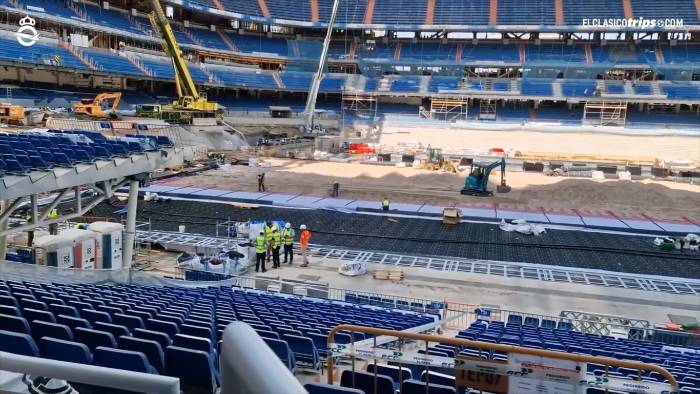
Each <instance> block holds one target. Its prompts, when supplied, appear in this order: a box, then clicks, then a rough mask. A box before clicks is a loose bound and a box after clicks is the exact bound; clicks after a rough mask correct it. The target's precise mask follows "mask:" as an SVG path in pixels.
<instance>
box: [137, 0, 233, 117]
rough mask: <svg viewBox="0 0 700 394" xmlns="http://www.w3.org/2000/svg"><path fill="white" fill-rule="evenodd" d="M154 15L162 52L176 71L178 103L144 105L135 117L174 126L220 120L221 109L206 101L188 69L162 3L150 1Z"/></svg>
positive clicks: (154, 23) (138, 109) (156, 0)
mask: <svg viewBox="0 0 700 394" xmlns="http://www.w3.org/2000/svg"><path fill="white" fill-rule="evenodd" d="M151 5H152V7H153V12H152V13H151V14H150V15H149V16H150V19H151V24H152V25H153V28H154V29H155V30H156V31H157V32H158V33H159V34H160V36H161V41H162V46H163V50H164V51H165V54H166V55H168V56H170V59H171V60H172V62H173V68H174V69H175V89H176V92H177V97H178V99H177V101H174V102H173V103H172V104H167V105H161V104H144V105H140V106H137V107H136V116H141V117H150V118H159V119H163V120H165V121H168V122H171V123H192V118H218V117H219V116H220V111H219V105H218V104H217V103H215V102H210V101H208V100H207V97H206V95H205V94H203V93H200V92H199V91H197V87H196V86H195V84H194V80H193V79H192V76H191V75H190V71H189V70H188V69H187V63H186V62H185V58H184V56H182V50H181V49H180V46H179V45H178V43H177V41H176V40H175V34H174V33H173V30H172V28H171V27H170V23H169V22H168V18H167V17H166V16H165V13H164V12H163V8H162V7H161V6H160V1H159V0H151Z"/></svg>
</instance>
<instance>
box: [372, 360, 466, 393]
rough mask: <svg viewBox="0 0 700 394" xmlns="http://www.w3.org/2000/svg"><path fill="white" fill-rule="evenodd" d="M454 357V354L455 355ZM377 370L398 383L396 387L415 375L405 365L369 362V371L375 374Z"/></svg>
mask: <svg viewBox="0 0 700 394" xmlns="http://www.w3.org/2000/svg"><path fill="white" fill-rule="evenodd" d="M453 357H454V356H453ZM375 370H376V372H377V374H379V375H385V376H388V377H390V378H391V380H392V381H393V382H394V384H395V385H396V386H395V388H398V384H399V383H400V382H403V381H404V380H409V379H412V378H413V376H412V374H411V370H410V369H408V368H406V367H403V368H399V367H396V366H393V365H386V364H377V365H375V364H373V363H370V364H367V372H368V373H371V374H374V372H375Z"/></svg>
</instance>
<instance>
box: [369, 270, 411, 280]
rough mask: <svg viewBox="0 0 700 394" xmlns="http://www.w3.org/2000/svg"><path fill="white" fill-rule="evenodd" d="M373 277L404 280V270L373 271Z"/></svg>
mask: <svg viewBox="0 0 700 394" xmlns="http://www.w3.org/2000/svg"><path fill="white" fill-rule="evenodd" d="M372 277H373V278H374V279H378V280H391V281H399V280H403V271H390V270H377V271H374V272H372Z"/></svg>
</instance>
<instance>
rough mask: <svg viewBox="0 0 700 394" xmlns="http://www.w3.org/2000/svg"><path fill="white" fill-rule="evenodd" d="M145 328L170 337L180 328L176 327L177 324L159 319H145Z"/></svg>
mask: <svg viewBox="0 0 700 394" xmlns="http://www.w3.org/2000/svg"><path fill="white" fill-rule="evenodd" d="M146 328H147V329H148V330H152V331H158V332H162V333H165V334H167V335H168V336H169V337H170V338H172V337H173V336H174V335H175V334H177V333H178V332H180V330H179V329H178V327H177V324H175V323H173V322H169V321H164V320H159V319H148V320H146Z"/></svg>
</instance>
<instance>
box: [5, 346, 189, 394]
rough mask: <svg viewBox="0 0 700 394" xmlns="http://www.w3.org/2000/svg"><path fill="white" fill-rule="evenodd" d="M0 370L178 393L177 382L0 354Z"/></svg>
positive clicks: (17, 355)
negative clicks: (0, 361) (0, 362)
mask: <svg viewBox="0 0 700 394" xmlns="http://www.w3.org/2000/svg"><path fill="white" fill-rule="evenodd" d="M0 360H2V370H3V371H8V372H15V373H21V374H28V375H32V376H43V377H47V378H55V379H64V380H67V381H70V382H76V383H82V384H87V385H91V386H99V387H109V388H114V389H120V390H128V391H136V392H139V393H153V394H180V379H178V378H174V377H169V376H161V375H154V374H148V373H142V372H132V371H127V370H115V369H112V368H105V367H97V366H94V365H85V364H76V363H69V362H64V361H56V360H51V359H48V358H39V357H28V356H22V355H19V354H13V353H6V352H0Z"/></svg>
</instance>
